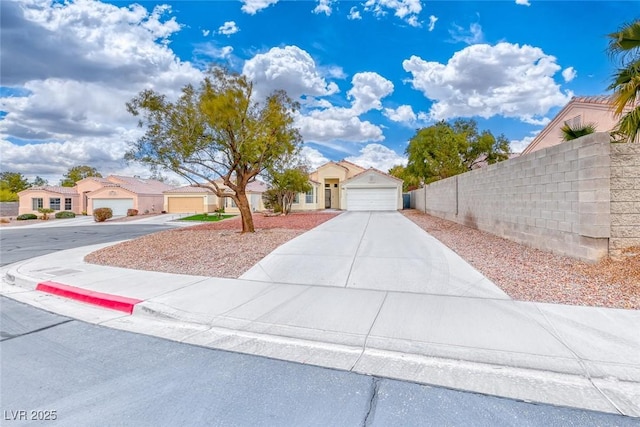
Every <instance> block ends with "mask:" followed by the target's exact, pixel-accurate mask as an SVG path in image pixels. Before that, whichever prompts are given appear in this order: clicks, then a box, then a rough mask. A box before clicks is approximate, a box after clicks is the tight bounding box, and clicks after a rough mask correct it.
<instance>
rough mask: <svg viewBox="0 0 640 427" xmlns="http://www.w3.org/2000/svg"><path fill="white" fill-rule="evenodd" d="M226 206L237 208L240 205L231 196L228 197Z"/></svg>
mask: <svg viewBox="0 0 640 427" xmlns="http://www.w3.org/2000/svg"><path fill="white" fill-rule="evenodd" d="M226 206H227V207H228V208H237V207H238V206H237V205H236V202H235V200H233V199H232V198H231V197H227V203H226Z"/></svg>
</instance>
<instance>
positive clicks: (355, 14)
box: [347, 6, 362, 21]
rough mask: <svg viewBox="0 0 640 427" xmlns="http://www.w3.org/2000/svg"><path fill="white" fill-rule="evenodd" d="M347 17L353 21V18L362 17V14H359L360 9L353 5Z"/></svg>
mask: <svg viewBox="0 0 640 427" xmlns="http://www.w3.org/2000/svg"><path fill="white" fill-rule="evenodd" d="M347 18H349V19H351V20H352V21H353V20H358V19H362V15H360V11H359V10H358V8H357V7H356V6H353V7H352V8H351V9H350V10H349V15H348V16H347Z"/></svg>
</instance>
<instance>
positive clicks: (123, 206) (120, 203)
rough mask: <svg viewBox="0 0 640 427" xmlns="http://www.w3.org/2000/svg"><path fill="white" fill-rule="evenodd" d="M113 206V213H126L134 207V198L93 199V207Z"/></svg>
mask: <svg viewBox="0 0 640 427" xmlns="http://www.w3.org/2000/svg"><path fill="white" fill-rule="evenodd" d="M98 208H111V210H112V211H113V215H114V216H115V215H126V214H127V209H133V199H93V209H98Z"/></svg>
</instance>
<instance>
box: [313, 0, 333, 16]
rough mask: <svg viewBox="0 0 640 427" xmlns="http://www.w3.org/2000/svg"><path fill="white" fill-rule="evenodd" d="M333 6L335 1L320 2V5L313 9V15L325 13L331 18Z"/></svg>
mask: <svg viewBox="0 0 640 427" xmlns="http://www.w3.org/2000/svg"><path fill="white" fill-rule="evenodd" d="M332 4H333V0H318V4H317V5H316V7H315V8H314V9H313V13H315V14H320V13H324V14H325V15H327V16H331V12H332V11H333V9H332V7H331V5H332Z"/></svg>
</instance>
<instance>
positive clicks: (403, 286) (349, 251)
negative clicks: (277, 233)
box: [240, 212, 509, 299]
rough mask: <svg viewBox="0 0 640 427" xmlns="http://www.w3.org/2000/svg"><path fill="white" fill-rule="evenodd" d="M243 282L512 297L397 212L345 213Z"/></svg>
mask: <svg viewBox="0 0 640 427" xmlns="http://www.w3.org/2000/svg"><path fill="white" fill-rule="evenodd" d="M240 278H241V279H245V280H254V281H260V282H270V283H274V282H275V283H287V284H299V285H320V286H335V287H346V288H359V289H372V290H383V291H396V292H412V293H420V294H437V295H451V296H468V297H480V298H483V297H484V298H500V299H509V297H508V296H507V295H506V294H505V293H504V292H503V291H502V290H501V289H500V288H498V287H497V286H496V285H494V284H493V283H492V282H491V281H490V280H489V279H487V278H486V277H485V276H483V275H482V274H480V273H479V272H478V271H477V270H475V269H474V268H473V267H472V266H471V265H469V264H468V263H467V262H466V261H464V260H463V259H462V258H460V257H459V256H458V255H457V254H456V253H455V252H453V251H452V250H450V249H449V248H447V247H446V246H445V245H443V244H442V243H440V241H438V240H437V239H435V238H433V237H432V236H430V235H429V234H428V233H426V232H425V231H424V230H422V229H421V228H420V227H418V226H417V225H416V224H414V223H413V222H411V221H410V220H408V219H407V218H405V217H404V216H403V215H402V214H400V213H399V212H345V213H343V214H341V215H338V216H337V217H336V218H334V219H332V220H330V221H327V222H326V223H324V224H322V225H320V226H318V227H316V228H314V229H313V230H311V231H308V232H306V233H304V234H302V235H300V236H298V237H297V238H295V239H293V240H291V241H289V242H288V243H286V244H284V245H282V246H280V247H279V248H278V249H276V250H275V251H273V252H272V253H270V254H269V255H267V256H266V257H265V258H264V259H263V260H262V261H260V262H259V263H258V264H257V265H255V266H254V267H253V268H252V269H250V270H249V271H247V272H246V273H245V274H243V275H242V276H241V277H240Z"/></svg>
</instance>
